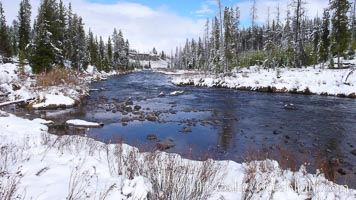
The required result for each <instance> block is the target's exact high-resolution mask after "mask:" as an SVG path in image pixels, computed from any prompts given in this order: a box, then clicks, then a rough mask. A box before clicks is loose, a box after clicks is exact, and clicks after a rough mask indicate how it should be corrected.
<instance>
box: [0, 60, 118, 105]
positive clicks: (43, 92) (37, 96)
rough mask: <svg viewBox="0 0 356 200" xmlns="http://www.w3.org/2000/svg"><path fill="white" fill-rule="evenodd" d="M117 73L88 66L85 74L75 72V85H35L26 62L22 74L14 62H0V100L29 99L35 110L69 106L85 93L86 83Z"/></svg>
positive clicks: (1, 101) (0, 101) (85, 94)
mask: <svg viewBox="0 0 356 200" xmlns="http://www.w3.org/2000/svg"><path fill="white" fill-rule="evenodd" d="M118 74H119V73H118V72H114V71H113V72H110V73H106V72H98V71H97V70H96V69H95V68H94V67H93V66H89V67H88V69H87V71H86V72H85V76H83V75H81V76H80V75H78V77H77V79H78V81H77V83H79V84H73V83H63V84H61V85H56V86H47V87H43V86H42V87H39V86H36V80H35V78H34V75H33V74H32V72H31V68H30V66H28V65H26V66H25V67H24V74H21V73H20V70H19V68H18V66H17V64H11V63H7V64H1V65H0V103H4V102H5V101H6V102H11V101H18V100H28V99H31V107H32V108H35V109H45V108H57V107H61V108H68V107H73V106H74V105H75V104H76V103H78V102H79V101H80V99H81V97H83V96H87V95H88V94H89V88H88V83H90V82H91V81H96V80H103V79H107V78H108V77H109V76H113V75H118ZM33 99H34V100H33Z"/></svg>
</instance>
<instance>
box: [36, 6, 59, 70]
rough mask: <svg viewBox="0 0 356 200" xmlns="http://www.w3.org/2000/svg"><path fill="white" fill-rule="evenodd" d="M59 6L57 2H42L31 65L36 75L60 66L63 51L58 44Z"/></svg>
mask: <svg viewBox="0 0 356 200" xmlns="http://www.w3.org/2000/svg"><path fill="white" fill-rule="evenodd" d="M57 11H58V4H57V3H56V1H55V0H42V1H41V5H40V8H39V12H38V16H37V20H36V26H35V37H34V43H33V45H32V53H31V56H30V63H31V66H32V70H33V72H35V73H40V72H43V71H49V70H51V69H52V67H53V66H54V64H60V63H61V62H60V60H61V54H62V50H61V49H59V48H58V47H57V45H58V43H60V42H61V41H59V40H58V34H59V33H58V30H59V29H58V27H59V25H58V21H59V19H58V15H57V14H58V12H57Z"/></svg>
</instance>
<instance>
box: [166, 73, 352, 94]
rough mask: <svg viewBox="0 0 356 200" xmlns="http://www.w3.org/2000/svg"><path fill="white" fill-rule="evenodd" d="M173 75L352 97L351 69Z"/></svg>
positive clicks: (210, 83) (182, 81) (184, 80)
mask: <svg viewBox="0 0 356 200" xmlns="http://www.w3.org/2000/svg"><path fill="white" fill-rule="evenodd" d="M180 74H181V75H180V76H176V77H174V78H173V80H172V83H174V84H176V85H195V86H204V87H224V88H232V89H242V90H256V91H266V92H295V93H311V94H319V95H332V96H348V97H352V98H356V73H353V72H352V69H321V68H320V66H317V67H316V68H313V67H308V68H300V69H299V68H298V69H295V68H291V69H289V68H281V69H276V70H272V69H263V68H260V67H257V66H254V67H250V68H249V69H247V68H244V69H240V70H238V71H235V72H233V73H231V74H228V75H212V74H204V73H196V72H194V73H192V72H186V73H180Z"/></svg>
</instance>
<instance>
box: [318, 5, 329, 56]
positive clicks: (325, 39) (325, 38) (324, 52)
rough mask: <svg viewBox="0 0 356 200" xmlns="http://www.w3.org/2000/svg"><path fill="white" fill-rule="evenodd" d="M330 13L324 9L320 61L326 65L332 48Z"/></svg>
mask: <svg viewBox="0 0 356 200" xmlns="http://www.w3.org/2000/svg"><path fill="white" fill-rule="evenodd" d="M329 29H330V13H329V9H324V12H323V20H322V24H321V36H320V44H319V61H320V62H322V63H325V62H326V61H327V60H328V58H329V47H330V30H329Z"/></svg>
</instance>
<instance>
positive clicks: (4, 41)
mask: <svg viewBox="0 0 356 200" xmlns="http://www.w3.org/2000/svg"><path fill="white" fill-rule="evenodd" d="M8 32H9V30H8V27H7V25H6V18H5V13H4V9H3V7H2V3H1V1H0V55H2V56H5V57H11V55H12V52H11V44H10V37H9V34H8Z"/></svg>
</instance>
